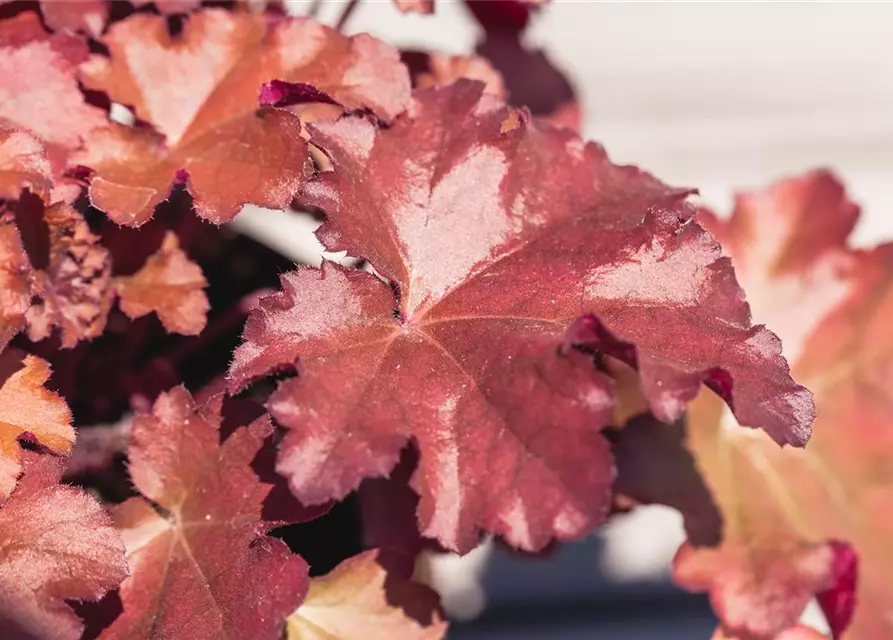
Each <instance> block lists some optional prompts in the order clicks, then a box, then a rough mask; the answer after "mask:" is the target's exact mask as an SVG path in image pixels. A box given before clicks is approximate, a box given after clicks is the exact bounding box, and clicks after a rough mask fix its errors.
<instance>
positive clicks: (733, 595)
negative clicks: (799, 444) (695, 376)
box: [676, 171, 893, 638]
mask: <svg viewBox="0 0 893 640" xmlns="http://www.w3.org/2000/svg"><path fill="white" fill-rule="evenodd" d="M857 218H858V208H857V207H856V206H855V205H854V204H853V203H851V202H850V201H848V200H847V198H846V196H845V194H844V191H843V187H842V186H841V185H840V183H838V182H837V180H835V179H834V178H833V177H832V176H831V175H830V174H828V173H827V172H823V171H817V172H814V173H810V174H807V175H805V176H803V177H800V178H796V179H790V180H784V181H781V182H779V183H777V184H775V185H773V186H772V187H770V188H769V189H767V190H766V191H764V192H761V193H755V194H749V195H746V196H742V197H739V198H738V199H737V201H736V206H735V210H734V214H733V216H732V218H731V219H730V220H729V221H728V222H720V221H718V220H716V219H715V218H713V217H712V216H709V215H708V214H707V213H706V212H705V213H704V214H702V219H703V220H704V221H705V222H706V223H708V224H709V226H710V227H711V228H712V229H713V230H714V232H715V233H716V235H717V237H718V238H719V239H720V240H721V242H722V244H723V247H724V248H725V250H726V251H727V252H728V253H729V255H731V257H732V260H733V262H734V264H735V269H736V272H737V273H739V274H740V277H741V280H742V282H744V283H745V287H746V289H747V293H748V299H749V300H750V301H751V304H752V305H753V310H754V314H755V316H756V317H757V318H758V319H760V320H763V321H766V322H767V323H768V324H769V326H771V327H772V328H773V329H774V330H776V331H778V332H779V335H780V336H781V338H782V340H783V342H784V350H785V353H786V354H787V356H788V358H789V359H790V361H791V362H792V363H793V372H794V375H795V377H796V378H797V379H798V380H800V381H801V382H803V383H804V384H806V385H807V386H808V387H809V388H810V389H812V390H813V392H814V393H815V397H816V405H817V410H818V417H817V420H816V423H815V427H814V435H813V439H812V440H811V441H810V443H809V446H807V447H806V448H805V449H804V450H798V451H795V450H791V449H783V450H780V449H778V448H777V447H776V446H774V443H772V442H770V441H769V440H768V439H767V438H765V437H762V435H761V434H759V433H758V432H753V431H746V430H743V429H741V428H739V427H738V425H737V424H736V422H735V420H734V419H732V418H731V416H728V415H723V414H722V412H721V410H720V408H719V407H717V406H715V403H711V402H709V400H710V399H709V398H705V399H703V400H699V402H698V403H697V404H696V406H695V407H694V409H693V411H692V413H691V415H690V418H689V425H688V433H689V435H688V446H689V448H690V450H691V452H692V453H693V454H694V456H695V458H696V461H697V464H698V467H699V468H700V470H701V473H702V474H703V475H704V478H705V480H706V482H707V485H708V487H709V488H710V490H711V493H712V494H713V496H714V498H715V500H716V502H717V504H718V505H719V507H720V509H721V510H722V513H723V517H724V520H725V535H724V539H723V544H722V546H721V547H719V548H718V549H698V548H694V547H692V548H689V549H687V550H686V551H685V552H684V553H683V554H682V556H681V557H680V558H679V559H677V562H676V577H677V580H678V581H679V582H680V584H682V585H683V586H688V587H690V588H694V589H698V590H704V589H711V590H712V598H713V600H714V603H715V604H716V606H717V609H718V611H719V612H720V614H721V616H722V618H723V621H724V623H725V625H726V627H727V628H728V629H729V630H730V631H732V632H737V633H740V634H742V635H746V634H749V636H748V637H760V638H771V637H773V634H775V633H778V632H779V631H781V630H782V629H784V628H785V627H787V626H789V625H791V624H793V623H794V622H795V621H796V620H797V618H798V617H799V615H800V612H801V610H802V607H803V605H804V604H805V602H806V601H807V600H808V599H809V598H811V597H812V595H813V593H815V592H820V593H819V596H818V599H819V602H820V604H821V605H822V607H823V609H824V611H825V613H826V616H827V617H828V619H829V624H830V626H831V629H832V631H833V632H834V636H835V637H840V635H841V634H842V633H843V631H844V629H845V628H846V627H847V624H848V622H849V620H850V618H851V616H852V614H853V607H854V605H855V617H854V618H853V620H852V627H851V630H850V631H848V632H847V635H846V637H853V638H885V637H890V636H893V622H891V620H893V589H891V583H890V576H891V575H893V553H891V546H890V544H889V540H890V538H891V536H893V526H891V522H890V518H889V517H888V515H887V514H888V513H889V510H890V505H891V504H893V502H891V501H893V475H891V473H890V451H891V447H893V432H891V430H890V423H891V420H893V410H891V405H890V397H889V396H890V394H889V391H888V384H887V379H888V372H889V370H890V366H891V363H893V348H891V347H893V342H891V339H890V335H889V333H890V332H889V328H888V326H889V325H888V320H887V316H888V315H889V313H890V312H891V310H893V295H891V286H890V285H891V276H893V245H889V244H885V245H881V246H878V247H876V248H874V249H872V250H869V251H861V250H856V249H852V248H850V247H849V246H848V245H847V237H848V235H849V233H850V232H851V231H852V229H853V227H854V225H855V223H856V220H857ZM834 540H842V541H846V542H848V543H849V544H850V545H851V546H852V548H848V547H846V546H843V545H841V544H838V543H834V542H833V541H834ZM854 553H855V555H857V556H858V580H857V575H856V569H857V567H856V558H855V557H854ZM733 566H737V567H738V571H739V572H742V573H746V574H747V575H749V576H750V587H751V589H750V591H749V593H750V594H751V595H758V594H768V593H772V592H776V593H778V592H779V591H785V592H787V594H788V595H787V597H786V598H785V599H769V600H766V599H757V600H752V602H751V604H752V606H751V607H750V608H747V609H745V608H744V607H743V604H742V602H743V600H742V598H743V595H742V593H741V592H740V591H734V590H731V589H730V588H729V587H728V580H727V578H726V577H725V576H727V574H728V571H730V570H731V567H733ZM856 582H857V585H856V584H854V583H856ZM792 585H799V587H800V588H799V592H798V593H797V594H796V597H795V596H794V594H791V586H792ZM856 586H857V592H856V593H855V601H854V595H853V589H854V587H856Z"/></svg>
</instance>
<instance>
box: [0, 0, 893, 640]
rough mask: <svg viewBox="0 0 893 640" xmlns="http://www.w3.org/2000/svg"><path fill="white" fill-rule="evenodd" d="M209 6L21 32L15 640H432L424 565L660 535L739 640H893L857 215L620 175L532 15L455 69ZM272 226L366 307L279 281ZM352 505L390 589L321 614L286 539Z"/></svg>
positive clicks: (885, 285) (523, 9) (797, 183)
mask: <svg viewBox="0 0 893 640" xmlns="http://www.w3.org/2000/svg"><path fill="white" fill-rule="evenodd" d="M209 4H214V5H215V6H210V7H209V6H202V3H201V2H199V1H197V0H179V1H176V2H173V1H171V2H155V3H145V2H133V3H125V2H115V3H109V2H105V1H103V0H80V1H77V2H74V1H72V2H54V1H52V0H44V1H43V2H41V3H40V4H39V5H38V3H29V2H12V3H8V4H4V5H3V7H2V8H0V9H2V12H3V14H2V15H3V18H2V21H0V300H2V307H0V346H2V353H0V444H2V447H0V505H2V506H0V636H2V637H3V638H14V639H18V638H39V639H47V638H52V639H61V640H69V639H76V638H80V637H89V638H97V637H98V638H101V639H102V640H111V639H114V638H122V639H123V638H127V639H129V640H134V639H135V640H139V639H141V638H178V639H180V638H182V639H187V640H189V639H205V638H244V637H247V636H246V635H245V634H246V632H247V631H246V630H250V637H251V638H254V639H256V640H265V639H270V640H273V639H277V638H280V637H282V636H283V635H287V637H288V638H290V639H293V640H294V639H297V638H302V639H304V638H340V639H342V640H356V639H360V638H363V639H374V638H382V639H384V638H388V639H390V638H417V639H421V638H424V639H429V638H431V639H433V638H440V637H442V636H443V635H444V634H445V629H446V627H445V623H444V622H443V620H442V617H441V615H440V614H439V612H438V604H437V599H436V596H435V594H434V593H433V592H431V591H430V590H428V589H427V588H426V587H424V586H422V585H419V584H417V583H414V582H412V581H411V579H410V574H411V567H412V558H413V556H414V554H416V553H417V552H418V551H419V549H421V548H422V545H434V546H437V547H439V548H443V549H447V550H452V551H455V552H459V553H465V552H468V551H470V550H471V549H473V548H474V547H475V546H476V545H477V544H478V542H479V540H480V538H481V536H482V535H485V534H492V535H496V536H499V537H500V538H501V539H503V540H504V541H505V542H506V543H507V544H508V545H510V546H511V547H514V548H516V549H520V550H524V551H527V552H537V551H540V550H542V549H543V548H544V547H546V546H547V545H549V544H550V543H552V542H553V541H556V540H557V541H562V540H571V539H578V538H580V537H582V536H584V535H587V534H588V533H590V532H592V531H593V530H594V529H595V528H597V527H598V526H599V525H600V524H602V523H603V522H604V521H605V520H606V519H607V518H608V517H609V516H610V515H611V514H612V513H617V512H620V511H623V510H627V509H630V508H633V507H635V506H636V505H641V504H650V503H660V504H666V505H670V506H673V507H675V508H677V509H679V510H680V511H681V512H682V513H683V515H684V516H685V522H686V529H687V532H688V535H689V540H688V542H686V543H685V544H684V545H683V547H682V548H681V549H680V551H679V553H678V555H677V557H676V559H675V561H674V567H673V573H674V579H675V580H676V581H677V583H678V584H679V585H681V586H682V587H684V588H687V589H691V590H695V591H702V592H709V594H710V597H711V600H712V602H713V604H714V607H715V609H716V611H717V613H718V615H719V617H720V619H721V628H720V629H718V630H717V634H716V637H717V638H740V639H746V640H752V639H758V640H770V639H774V638H777V639H779V640H793V639H795V638H811V637H820V636H818V635H817V634H815V633H814V632H812V631H810V630H808V629H805V628H801V627H797V626H796V624H797V621H798V619H799V617H800V615H801V612H802V611H803V609H804V607H805V606H806V604H807V603H808V602H809V601H810V600H812V599H813V598H817V599H818V602H819V603H820V605H821V607H822V609H823V610H824V612H825V614H826V616H827V619H828V622H829V625H830V627H831V630H832V634H833V636H834V637H841V636H845V637H847V638H854V639H869V640H872V639H875V638H887V637H891V636H893V622H891V620H893V600H891V598H890V595H889V589H887V588H886V585H887V584H888V583H889V576H890V575H891V572H893V557H891V555H890V546H889V544H888V541H889V540H890V539H891V538H890V536H891V535H893V530H891V529H893V528H891V524H890V518H889V517H888V513H887V509H888V507H889V505H891V504H893V493H891V491H893V482H891V477H890V469H891V465H890V460H891V452H893V441H891V436H890V434H891V433H893V431H890V429H889V422H890V420H891V418H893V410H891V406H890V401H889V397H888V393H887V388H886V384H887V382H886V377H885V373H886V372H887V371H889V369H888V364H889V363H890V362H891V357H890V356H888V354H887V352H886V346H887V345H888V344H890V341H889V338H888V335H889V331H888V330H887V329H886V328H885V323H884V321H883V320H882V319H883V318H884V317H886V312H885V308H886V305H887V304H893V297H890V295H889V290H890V287H889V282H890V274H891V273H893V246H890V245H883V246H879V247H877V248H876V249H873V250H868V251H864V250H856V249H853V248H851V247H849V246H848V244H847V243H848V240H847V238H848V235H849V233H850V231H851V230H852V228H853V226H854V225H855V223H856V219H857V217H858V209H857V207H856V206H855V205H853V204H851V203H850V202H849V201H848V200H847V199H846V197H845V196H844V193H843V189H842V187H841V186H840V184H839V183H838V182H837V181H836V180H835V179H834V178H833V177H832V176H831V175H829V174H828V173H826V172H815V173H811V174H808V175H806V176H804V177H802V178H798V179H793V180H787V181H783V182H780V183H778V184H777V185H775V186H773V187H771V188H770V189H768V190H767V191H765V192H763V193H758V194H752V195H747V196H742V197H740V198H739V199H738V201H737V203H736V206H735V210H734V212H733V214H732V217H731V218H730V219H728V220H722V219H720V218H718V217H716V216H714V215H712V214H711V213H710V212H708V211H705V210H701V209H699V208H698V207H696V206H695V205H694V204H692V203H691V202H690V196H691V195H692V194H693V191H692V190H690V189H679V188H673V187H669V186H667V185H665V184H663V183H662V182H660V181H659V180H657V179H656V178H654V177H652V176H651V175H649V174H647V173H645V172H643V171H641V170H639V169H637V168H635V167H629V166H619V165H616V164H613V163H612V162H611V161H610V160H609V159H608V157H607V155H606V153H605V151H604V150H603V149H602V148H601V147H600V146H599V145H598V144H595V143H592V142H585V141H583V140H581V139H580V137H579V136H578V134H577V133H576V132H575V127H576V125H577V124H578V122H577V120H578V117H579V113H578V109H577V108H576V106H575V104H574V102H573V99H572V94H571V92H570V90H569V85H567V83H566V81H565V80H564V79H563V78H562V77H561V76H560V74H558V73H557V72H556V71H555V70H554V68H552V67H551V66H550V65H549V63H548V60H547V59H546V58H545V56H544V55H543V54H542V53H540V52H533V51H529V50H526V49H524V47H523V45H522V44H521V42H522V41H521V32H522V30H523V29H524V26H525V24H526V23H527V20H528V18H529V16H530V13H531V11H532V9H531V6H530V5H532V4H536V3H524V2H520V1H514V0H512V1H500V2H488V3H470V5H469V6H470V8H471V10H472V12H473V13H474V14H475V16H476V17H477V19H478V20H479V22H480V23H481V25H482V26H483V27H484V28H485V31H486V35H485V36H484V39H483V40H482V43H481V45H480V47H479V49H478V52H477V55H473V56H458V57H456V56H453V57H450V56H442V55H437V54H433V53H430V54H429V53H424V52H403V55H402V57H401V53H400V52H398V51H396V50H395V49H393V48H391V47H389V46H388V45H386V44H385V43H383V42H381V41H379V40H377V39H375V38H373V37H371V36H368V35H357V36H353V37H347V36H345V35H343V34H342V33H341V32H340V31H339V30H337V29H334V28H330V27H327V26H324V25H322V24H320V23H319V22H317V21H315V20H314V19H313V18H309V17H306V18H293V17H288V16H286V15H284V14H283V13H281V12H280V11H279V10H277V7H276V6H275V5H272V4H270V5H266V6H258V5H259V4H260V5H264V4H265V3H251V2H233V3H209ZM397 4H398V6H400V8H401V9H403V10H410V11H424V12H430V11H433V10H434V6H433V0H427V1H424V0H421V1H419V0H416V1H412V0H410V1H406V0H403V1H401V0H397ZM354 5H355V3H350V5H349V9H350V8H352V7H353V6H354ZM520 62H524V63H525V64H526V65H527V66H526V67H525V68H523V69H520V68H519V66H518V64H519V63H520ZM497 69H499V71H497ZM500 71H501V73H500ZM533 85H536V87H537V88H532V87H533ZM544 96H545V97H544ZM507 101H511V104H513V105H520V104H525V103H531V104H530V106H529V107H521V106H518V107H516V106H510V104H509V102H507ZM534 102H535V103H536V104H533V103H534ZM113 105H114V106H115V109H116V108H118V107H117V105H124V106H125V107H127V108H129V109H130V110H132V113H133V115H134V118H133V121H132V122H123V123H122V122H120V121H114V120H113V119H112V117H111V114H112V113H113V112H114V110H115V109H113ZM249 203H250V204H255V205H259V206H261V207H265V208H270V209H282V208H285V207H286V206H289V205H292V206H294V207H296V208H299V209H303V210H308V211H314V212H317V213H319V214H320V215H322V216H324V219H325V222H324V224H323V225H322V226H321V227H320V229H319V230H318V232H317V235H318V237H319V239H320V241H321V242H322V244H323V245H324V246H325V247H326V249H327V250H330V251H346V252H347V253H348V254H349V255H350V256H355V257H357V258H361V259H363V260H365V261H367V262H366V263H365V264H366V265H367V267H368V268H361V267H358V268H349V267H344V266H341V265H339V264H335V263H331V262H324V263H323V265H322V267H321V268H312V267H304V268H298V269H297V270H290V269H291V268H292V267H293V265H288V264H287V263H286V262H285V261H283V260H282V259H279V258H276V257H275V256H273V255H271V252H269V251H268V250H266V249H264V248H263V247H261V246H259V245H256V244H254V243H253V242H251V241H249V240H247V239H245V238H242V237H239V236H237V235H235V234H233V233H232V232H228V231H227V230H226V228H225V227H222V228H221V227H220V226H219V225H222V224H223V223H226V222H228V221H230V220H231V219H232V218H233V217H234V216H235V215H236V214H237V213H238V212H239V210H240V209H241V208H242V207H243V206H244V205H245V204H249ZM733 266H734V268H733ZM283 272H284V273H283ZM280 273H282V274H283V275H281V279H280V282H279V283H278V290H275V291H271V288H274V287H277V283H276V277H277V276H278V275H279V274H280ZM736 274H737V279H736ZM739 281H740V282H741V283H742V284H743V285H744V288H743V289H742V288H741V286H739V284H738V283H739ZM744 290H746V291H747V299H745V295H744ZM116 303H117V304H116ZM751 313H753V314H754V317H755V318H756V319H757V320H759V321H760V322H766V323H768V326H770V327H771V328H772V331H770V330H769V329H767V328H766V327H765V326H764V325H762V324H754V322H753V321H752V318H751ZM243 325H244V327H243ZM773 331H774V332H775V333H773ZM240 335H241V338H239V336H240ZM779 337H780V338H781V339H779ZM782 343H783V344H784V356H783V355H782ZM237 344H238V346H237V348H235V349H234V350H233V348H234V347H236V345H237ZM785 356H786V357H787V360H786V359H785ZM788 362H791V363H792V364H793V374H792V370H791V369H790V368H789V366H788ZM51 371H52V376H51ZM795 379H796V380H797V381H799V382H801V383H804V384H805V385H806V386H807V387H809V389H811V390H812V392H810V391H807V390H806V388H805V387H803V386H800V384H799V383H798V382H795ZM187 389H188V390H187ZM813 393H814V394H815V396H813ZM816 416H818V418H817V419H816ZM814 421H815V424H814V425H813V422H814ZM75 424H76V425H77V430H76V429H75V426H74V425H75ZM76 431H77V434H78V442H77V444H76V443H75V437H76ZM811 434H812V436H813V437H812V441H811V442H810V443H809V445H808V446H805V447H804V445H806V443H807V441H808V440H809V439H810V435H811ZM122 459H123V460H122ZM63 476H65V478H66V479H68V480H69V481H76V484H71V482H63ZM349 496H351V497H350V498H349V499H353V500H359V502H360V504H361V509H360V512H361V513H362V523H361V526H362V530H363V534H362V535H363V540H364V541H365V543H366V545H367V546H368V547H370V550H368V551H364V552H362V553H360V554H359V555H355V556H353V557H350V558H346V559H344V558H340V560H343V562H341V563H340V564H339V565H338V566H337V567H336V568H334V569H333V570H332V571H330V572H329V573H327V574H325V575H322V576H319V575H317V577H314V578H313V579H311V578H310V568H309V567H308V563H307V562H306V561H305V557H302V555H301V554H299V553H297V552H296V551H298V548H299V547H300V542H295V540H298V541H300V534H299V533H298V534H295V535H296V536H297V537H291V538H290V537H289V536H288V535H282V534H281V532H282V531H295V530H300V529H301V527H310V526H313V524H312V523H309V521H311V520H314V519H316V518H320V517H321V516H324V514H326V513H327V512H328V511H329V510H330V509H333V504H335V503H336V502H338V501H342V500H344V499H346V498H348V497H349ZM334 508H335V509H337V508H338V507H337V506H335V507H334ZM295 523H307V524H302V525H298V526H297V527H286V528H285V529H282V527H285V525H292V524H295ZM274 529H275V531H274ZM285 539H288V540H289V543H288V544H287V543H286V542H285ZM302 553H303V552H302ZM304 556H306V554H304ZM857 563H858V566H859V567H860V568H859V571H858V572H857ZM311 564H313V562H311ZM313 570H314V574H318V573H320V567H319V566H313Z"/></svg>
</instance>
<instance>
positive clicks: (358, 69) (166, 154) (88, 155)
mask: <svg viewBox="0 0 893 640" xmlns="http://www.w3.org/2000/svg"><path fill="white" fill-rule="evenodd" d="M272 20H273V19H272V18H269V19H268V18H267V17H266V16H262V15H250V14H234V13H230V12H228V11H224V10H218V9H207V10H204V11H200V12H197V13H194V14H192V15H191V16H189V17H188V18H186V19H185V22H184V25H183V31H182V33H180V34H179V35H177V36H171V35H170V34H169V32H168V30H167V25H166V22H165V20H164V18H163V17H160V16H153V15H149V14H137V15H134V16H131V17H130V18H128V19H127V20H125V21H123V22H120V23H118V24H115V25H114V26H112V27H111V28H110V29H109V31H108V33H107V34H106V36H105V38H104V42H105V43H106V44H107V45H108V47H109V50H110V52H111V58H108V59H107V58H104V57H98V56H96V57H94V58H93V59H91V61H90V62H89V63H87V64H86V65H85V66H84V68H83V76H84V82H85V83H86V84H87V86H89V87H91V88H93V89H97V90H101V91H105V92H106V93H108V94H109V96H110V97H111V98H112V99H113V100H115V101H116V102H120V103H122V104H125V105H130V106H132V107H133V108H134V109H135V111H136V115H137V117H138V118H140V119H141V120H144V121H146V122H148V123H150V124H152V125H154V127H155V129H156V130H157V131H158V134H161V135H158V134H156V133H155V132H152V131H148V130H145V129H129V128H127V127H122V126H113V127H111V128H109V129H106V130H103V131H99V132H97V133H96V134H95V135H94V136H92V137H91V139H90V141H89V144H88V149H87V151H86V152H85V153H84V154H82V155H81V156H79V158H78V160H77V161H78V162H79V163H80V164H82V165H85V166H87V167H89V168H91V169H93V170H94V171H95V175H94V176H93V179H92V182H91V185H90V197H91V199H92V201H93V203H94V204H95V205H96V206H97V207H98V208H100V209H102V210H104V211H106V212H108V214H109V215H110V216H111V217H112V219H113V220H115V221H116V222H118V223H119V224H128V225H133V226H139V225H140V224H143V223H144V222H146V221H147V220H148V219H149V218H151V216H152V213H153V210H154V208H155V205H157V204H158V203H159V202H161V201H162V200H164V199H165V198H166V197H167V196H168V193H169V192H170V189H171V186H172V184H173V183H174V182H176V181H180V180H185V181H186V186H187V188H188V189H189V191H190V193H192V195H193V196H194V197H195V201H196V202H195V207H196V210H197V211H198V213H199V214H200V215H201V216H202V217H204V218H206V219H208V220H210V221H212V222H214V223H217V224H221V223H223V222H226V221H227V220H229V219H231V218H232V217H233V216H234V215H235V214H236V213H237V212H238V211H239V209H240V208H241V207H242V206H243V205H244V204H245V203H248V202H251V203H254V204H257V205H260V206H263V207H268V208H274V209H280V208H282V207H284V206H285V205H287V204H288V203H289V201H290V200H291V198H292V196H293V195H294V193H295V192H296V191H297V189H298V187H299V185H300V183H301V182H302V181H303V179H304V172H305V163H309V159H308V152H307V146H306V142H305V141H304V140H303V138H302V137H301V123H300V121H299V120H298V118H296V117H295V116H294V115H293V114H291V113H289V112H287V111H275V110H268V109H261V110H260V111H258V91H259V90H260V88H261V86H262V85H263V84H264V83H266V82H269V81H271V80H275V79H278V80H283V81H287V82H300V83H308V84H313V85H314V86H316V87H318V88H319V89H320V90H321V91H322V92H324V93H326V94H328V95H330V96H331V97H332V98H333V99H334V100H336V101H337V102H338V103H339V104H342V105H344V106H345V107H346V108H348V109H360V108H368V109H371V110H373V111H374V112H375V113H376V114H378V115H379V116H381V117H382V118H385V119H391V118H393V117H394V116H395V115H396V114H397V113H399V112H400V111H401V110H402V109H403V108H404V106H405V104H406V102H407V100H408V98H409V78H408V76H407V73H406V70H405V68H404V67H403V66H402V65H401V64H400V62H399V58H398V55H397V52H396V51H394V50H393V49H391V48H390V47H388V46H387V45H385V44H384V43H382V42H380V41H379V40H376V39H375V38H372V37H371V36H368V35H365V34H363V35H359V36H354V37H352V38H347V37H346V36H343V35H341V34H339V33H337V32H335V31H334V30H332V29H329V28H328V27H325V26H323V25H321V24H319V23H317V22H314V21H313V20H310V19H277V20H276V21H272ZM184 74H185V75H184ZM333 109H334V111H333ZM332 112H334V113H336V114H337V113H339V112H340V108H333V107H332V106H331V105H322V106H320V105H312V106H303V107H301V108H300V113H301V114H302V116H304V117H305V118H310V119H313V118H314V117H316V116H319V115H321V114H324V113H326V114H327V113H332ZM261 150H262V153H261ZM308 166H309V165H308Z"/></svg>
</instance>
